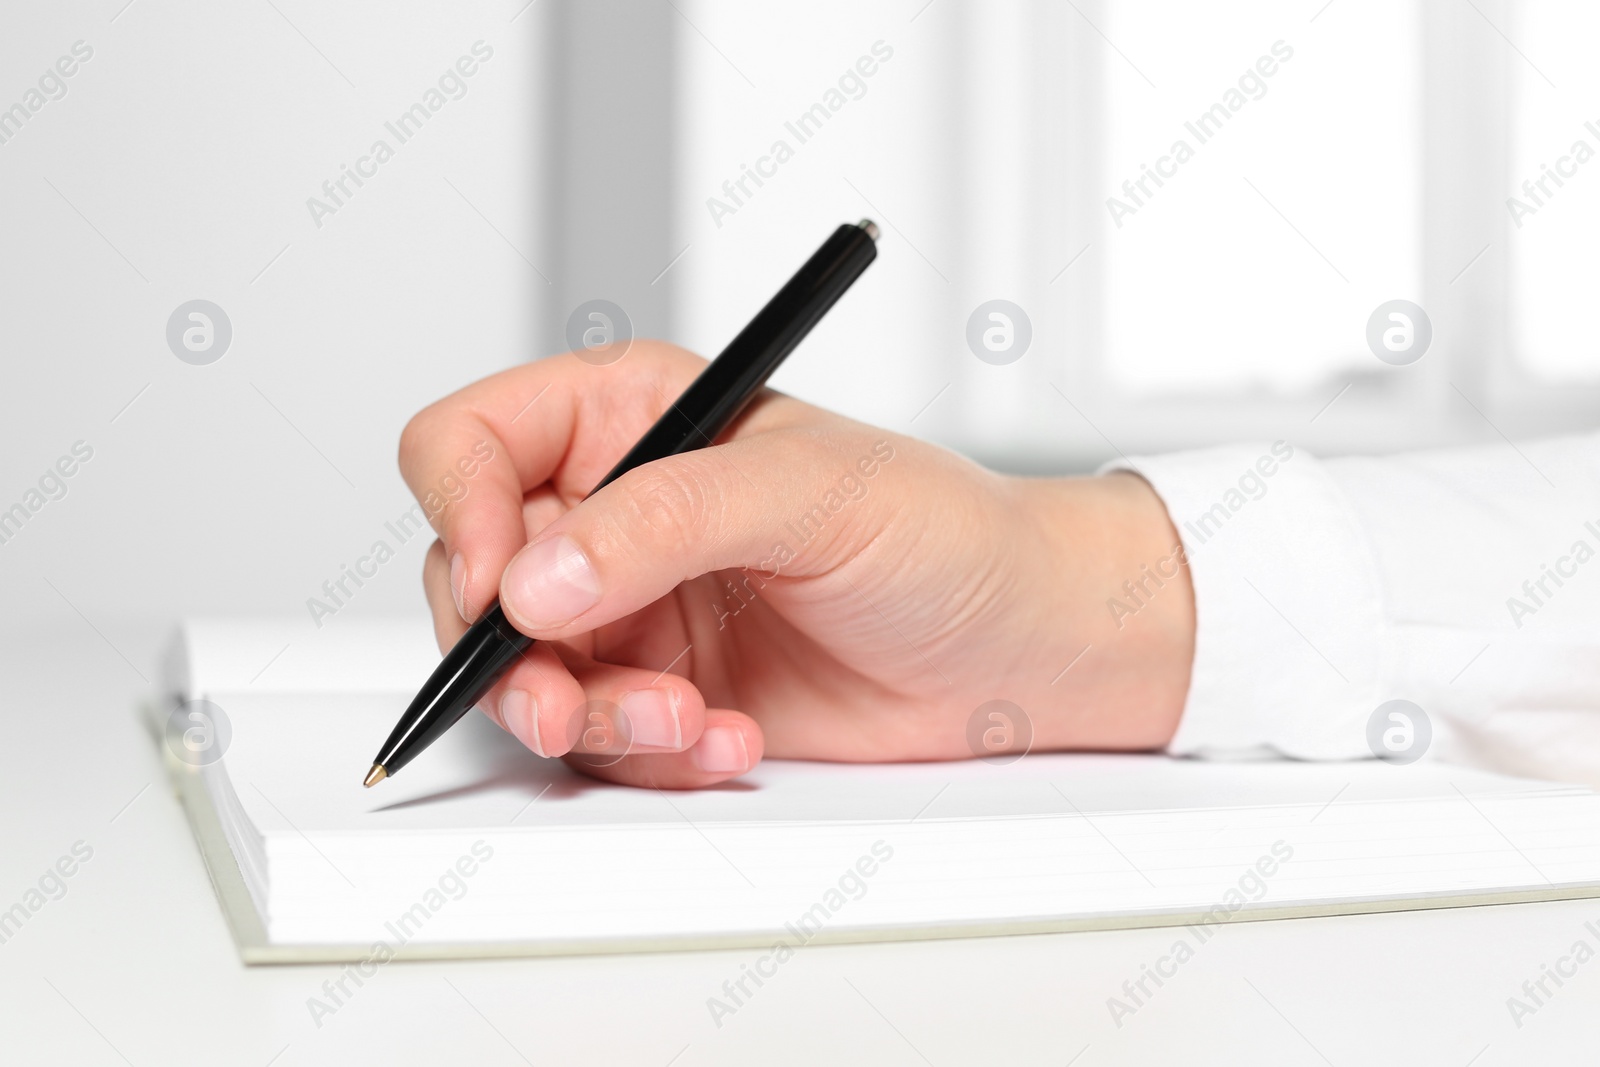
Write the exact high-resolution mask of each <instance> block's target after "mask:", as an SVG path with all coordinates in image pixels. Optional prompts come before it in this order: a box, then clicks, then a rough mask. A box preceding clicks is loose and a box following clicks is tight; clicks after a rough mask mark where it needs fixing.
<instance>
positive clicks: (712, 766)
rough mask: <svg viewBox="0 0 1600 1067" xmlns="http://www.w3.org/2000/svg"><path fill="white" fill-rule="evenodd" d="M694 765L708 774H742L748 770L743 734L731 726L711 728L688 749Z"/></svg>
mask: <svg viewBox="0 0 1600 1067" xmlns="http://www.w3.org/2000/svg"><path fill="white" fill-rule="evenodd" d="M690 751H691V752H693V753H694V765H695V766H696V767H699V768H700V769H701V770H702V771H705V772H707V773H708V774H743V773H744V772H745V771H747V770H749V769H750V753H749V752H747V751H746V750H745V747H744V734H743V733H742V732H741V731H739V730H738V729H736V728H734V727H732V726H712V727H708V728H707V729H706V732H705V733H703V734H701V735H700V740H699V741H697V742H696V743H695V746H694V748H692V749H690Z"/></svg>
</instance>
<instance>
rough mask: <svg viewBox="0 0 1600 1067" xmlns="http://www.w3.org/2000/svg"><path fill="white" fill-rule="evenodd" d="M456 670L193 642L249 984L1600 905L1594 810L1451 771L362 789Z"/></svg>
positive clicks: (1590, 800)
mask: <svg viewBox="0 0 1600 1067" xmlns="http://www.w3.org/2000/svg"><path fill="white" fill-rule="evenodd" d="M437 658H438V657H437V652H436V650H435V648H434V646H433V644H432V639H431V636H430V635H429V633H428V631H427V628H426V625H425V624H421V623H416V622H410V621H407V622H395V623H378V622H366V621H361V620H338V621H335V622H332V623H329V624H328V625H327V626H325V627H324V629H323V630H321V631H320V632H317V631H310V630H309V629H308V627H307V626H306V624H305V623H304V622H303V621H294V622H284V623H269V622H253V623H241V622H231V623H227V622H196V623H191V624H190V625H188V626H186V627H185V628H184V630H183V631H182V632H181V634H180V636H179V639H178V641H177V642H176V644H175V645H174V648H173V655H172V657H171V661H170V664H169V668H168V695H167V697H166V698H165V700H164V702H163V703H164V706H163V707H162V708H161V709H159V710H158V712H157V715H158V718H159V719H160V720H161V721H163V722H165V721H166V720H167V719H168V716H169V709H170V708H171V707H172V706H173V704H172V702H173V701H175V700H196V699H204V700H207V701H209V702H211V704H212V705H214V706H215V707H217V708H220V709H222V711H221V716H219V718H220V719H221V720H222V721H220V722H215V723H210V724H206V726H205V729H206V730H207V731H210V732H209V733H208V734H207V735H206V736H207V738H209V739H210V741H211V742H212V743H214V744H216V746H217V747H218V748H220V749H221V750H222V753H223V755H222V758H220V759H217V760H214V761H213V760H209V757H208V758H207V759H201V760H195V761H193V762H196V763H199V764H200V765H199V766H191V765H190V764H189V763H185V762H181V761H179V760H177V759H173V758H169V763H170V764H171V765H172V767H173V776H174V781H175V782H176V783H177V785H178V787H179V792H180V794H181V795H182V796H183V799H184V801H185V804H186V806H187V808H188V811H189V814H190V818H191V821H192V823H193V825H194V827H195V832H196V836H197V839H198V841H199V843H200V846H201V850H202V852H203V854H204V856H205V860H206V864H207V866H208V868H209V870H210V872H211V875H212V878H213V881H214V882H215V883H216V886H217V889H218V895H219V898H220V899H221V901H222V904H223V907H224V909H225V911H226V912H227V913H228V917H229V921H230V923H231V925H232V927H233V930H234V933H235V936H236V938H237V940H238V942H239V945H240V950H241V953H242V955H243V956H244V958H245V959H246V960H247V961H249V962H273V961H303V960H320V959H361V958H365V957H370V956H372V955H373V954H374V951H375V950H377V951H379V952H380V953H381V954H383V955H384V956H385V958H387V956H389V955H397V956H417V957H428V956H475V955H528V954H542V953H561V952H596V951H632V950H642V949H657V948H680V947H712V946H733V945H745V944H748V945H758V946H763V947H768V946H771V945H773V944H774V943H775V942H780V941H781V942H784V943H787V944H790V945H791V946H797V945H799V944H805V943H812V942H826V941H844V940H885V939H896V938H918V937H943V936H963V935H980V934H996V933H1024V932H1040V931H1050V930H1069V929H1090V928H1098V929H1103V928H1112V927H1128V926H1151V925H1190V926H1194V927H1195V928H1196V929H1199V928H1201V927H1209V926H1214V925H1216V924H1218V923H1221V922H1227V921H1235V920H1241V919H1257V918H1273V917H1282V916H1292V915H1325V914H1335V913H1345V912H1361V911H1385V910H1398V909H1408V908H1418V907H1444V906H1458V905H1465V904H1482V903H1496V902H1507V901H1518V900H1539V899H1552V898H1560V897H1575V896H1596V895H1600V796H1597V795H1596V794H1594V793H1591V792H1589V791H1588V790H1585V789H1580V788H1572V787H1566V786H1560V785H1555V784H1552V783H1547V782H1534V781H1526V780H1521V779H1514V778H1506V777H1501V776H1496V775H1490V774H1486V773H1483V772H1478V771H1472V770H1468V769H1464V768H1460V767H1452V766H1447V765H1439V764H1429V763H1419V764H1413V765H1410V766H1403V767H1402V766H1392V765H1389V764H1380V763H1376V762H1365V763H1339V764H1322V765H1317V764H1306V763H1288V762H1283V763H1266V762H1260V763H1226V764H1220V763H1205V762H1199V761H1189V760H1169V759H1166V758H1163V757H1158V756H1105V755H1031V756H1028V757H1025V758H1023V759H1021V760H1020V761H1018V762H1015V763H1012V764H1009V765H1005V766H992V765H989V764H986V763H983V762H976V761H974V762H966V763H952V764H899V765H890V766H859V765H830V764H812V763H797V762H782V761H769V762H767V763H765V764H763V765H762V766H761V767H760V768H758V769H757V770H756V771H755V772H754V773H753V774H751V775H749V776H748V777H747V778H746V779H744V780H743V781H741V782H739V783H736V784H730V785H727V786H724V787H722V788H719V789H714V790H708V791H704V792H697V793H662V792H658V791H654V790H638V789H627V788H622V787H614V786H607V785H603V784H599V783H596V782H594V781H592V780H589V779H587V778H584V777H582V776H579V775H576V774H574V773H572V772H570V771H569V770H567V769H566V767H565V766H564V765H563V764H561V763H560V762H558V761H546V760H542V759H539V758H537V757H536V756H534V755H532V754H531V753H529V752H528V751H526V750H525V749H523V748H522V747H521V746H520V745H519V744H517V743H516V742H515V741H513V740H512V739H511V738H510V737H508V736H506V735H505V734H503V733H501V731H500V730H499V729H498V728H496V727H495V726H493V725H492V724H491V723H489V722H488V721H487V720H485V719H483V717H482V716H479V715H476V714H474V715H471V716H469V717H468V718H467V719H465V720H463V722H462V723H461V724H460V725H459V726H458V727H457V728H456V729H455V730H454V731H452V732H451V734H450V735H449V736H447V737H446V738H445V739H444V740H443V741H441V742H440V743H438V744H436V745H435V746H434V747H433V748H432V749H430V750H429V751H428V752H427V753H426V754H425V755H424V756H423V757H421V758H419V759H418V760H417V761H416V762H414V763H413V764H411V765H410V766H409V767H407V768H406V769H405V771H404V773H403V774H401V775H398V776H397V777H396V778H395V779H394V780H392V781H390V782H386V783H385V784H384V785H383V786H382V787H381V788H379V789H373V790H365V789H363V788H362V787H361V781H360V780H361V776H362V772H363V771H364V770H365V769H366V766H367V763H368V761H369V760H370V759H371V756H372V752H373V751H374V750H375V749H376V747H377V745H378V744H379V742H381V741H382V739H383V738H384V737H385V736H386V735H387V733H388V731H389V729H390V727H391V726H392V725H393V723H394V721H395V718H396V717H397V715H398V714H399V712H400V710H401V709H402V708H403V707H404V705H405V703H406V702H407V700H408V699H409V698H410V696H411V695H412V693H413V692H414V690H415V689H416V687H417V686H418V685H419V684H420V683H421V681H422V680H423V678H424V677H425V676H426V674H427V673H428V671H429V670H430V669H431V668H432V666H433V665H434V663H435V662H436V661H437ZM185 721H186V722H187V721H188V720H185ZM178 732H179V734H181V733H182V731H181V730H180V731H178ZM167 736H168V737H169V738H170V737H172V736H173V735H172V734H171V733H170V732H169V733H168V735H167ZM167 747H168V748H169V749H171V748H172V745H171V744H168V745H167ZM169 756H170V753H169ZM380 945H381V946H382V948H381V949H379V948H378V946H380Z"/></svg>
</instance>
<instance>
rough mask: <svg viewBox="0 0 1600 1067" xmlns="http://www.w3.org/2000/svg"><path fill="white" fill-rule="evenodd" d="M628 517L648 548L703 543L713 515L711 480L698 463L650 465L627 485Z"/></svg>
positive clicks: (712, 483) (714, 493)
mask: <svg viewBox="0 0 1600 1067" xmlns="http://www.w3.org/2000/svg"><path fill="white" fill-rule="evenodd" d="M629 499H630V504H631V509H632V512H633V515H632V517H633V518H634V519H635V520H636V521H637V525H638V527H639V530H640V532H641V533H642V534H643V536H644V538H646V539H648V541H649V543H650V544H652V545H659V544H662V543H665V544H669V545H674V546H677V545H683V544H688V543H690V542H692V541H700V540H704V539H705V538H706V535H707V527H708V526H709V525H710V524H711V522H712V518H713V516H714V514H715V512H716V506H717V499H718V494H717V491H716V488H715V482H714V480H713V479H712V478H711V477H709V476H708V475H707V473H706V471H705V470H704V468H703V466H702V465H701V464H699V463H693V462H689V463H684V462H678V463H664V464H652V465H650V466H648V467H643V468H640V470H639V471H637V472H636V476H635V477H634V478H633V479H632V480H631V485H630V486H629Z"/></svg>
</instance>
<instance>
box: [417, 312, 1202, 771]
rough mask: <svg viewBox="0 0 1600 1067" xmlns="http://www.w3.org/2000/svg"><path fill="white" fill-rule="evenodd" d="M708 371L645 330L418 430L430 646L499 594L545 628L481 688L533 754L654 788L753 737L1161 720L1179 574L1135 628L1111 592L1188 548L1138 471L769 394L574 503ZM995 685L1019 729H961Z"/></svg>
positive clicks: (835, 743) (1102, 732) (1085, 737)
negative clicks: (707, 439) (699, 445)
mask: <svg viewBox="0 0 1600 1067" xmlns="http://www.w3.org/2000/svg"><path fill="white" fill-rule="evenodd" d="M704 366H705V361H704V360H701V359H699V358H698V357H696V356H693V355H691V354H690V353H688V352H685V351H683V350H682V349H678V348H675V347H672V346H670V345H665V344H659V343H651V342H643V341H637V342H635V343H634V345H633V347H632V350H631V351H630V352H629V353H628V355H627V356H626V358H624V359H623V360H622V361H620V362H618V363H615V364H612V365H609V366H592V365H590V364H587V363H584V362H583V361H581V360H579V359H578V358H576V357H575V356H571V355H567V356H560V357H556V358H552V359H546V360H541V361H539V362H537V363H531V364H528V365H526V366H522V367H517V368H515V369H513V370H509V371H505V372H504V373H501V374H497V375H495V376H493V377H491V378H487V379H485V380H483V381H481V382H478V383H476V384H474V385H471V386H469V387H467V388H466V389H463V390H462V391H461V392H459V393H456V394H454V395H453V396H449V397H446V398H445V399H443V400H441V401H439V402H438V403H436V404H434V405H432V406H431V407H429V408H427V409H426V410H424V411H423V412H421V413H420V414H418V415H417V416H416V417H415V418H414V419H412V420H411V423H410V424H409V425H408V426H407V427H406V429H405V433H404V434H403V435H402V437H401V442H400V466H401V470H402V472H403V474H404V476H405V478H406V481H407V483H408V484H409V485H410V486H411V488H412V490H413V492H415V493H416V494H417V496H418V497H419V499H422V500H423V501H424V504H425V509H426V510H427V511H428V512H429V513H430V515H431V516H432V521H433V524H434V527H435V529H436V531H437V532H438V534H439V537H440V540H439V541H437V542H436V543H435V544H434V545H433V547H432V548H431V549H430V551H429V553H428V558H427V562H426V564H425V567H424V575H423V578H424V584H425V586H426V589H427V594H428V601H429V603H430V605H431V606H432V609H433V617H434V626H435V629H436V631H437V634H438V637H439V643H440V646H441V647H442V648H448V647H449V646H450V645H452V644H454V643H455V641H456V640H457V639H458V638H459V637H460V636H461V634H462V633H463V632H464V631H465V629H466V626H467V622H468V621H470V620H474V619H477V618H478V617H479V616H481V615H482V614H483V612H484V611H485V610H486V609H487V608H488V606H489V605H490V603H491V602H492V601H493V600H494V598H495V597H496V596H498V597H499V598H500V603H501V605H502V606H503V607H504V609H505V612H506V614H507V616H508V617H509V618H510V619H511V621H512V622H513V623H514V624H515V625H516V626H517V628H518V629H520V630H522V631H523V632H524V633H527V634H529V635H531V636H533V637H535V638H538V639H539V643H538V644H537V645H535V646H534V647H533V648H532V649H530V650H529V652H528V654H527V655H526V656H525V657H524V659H523V661H522V662H521V663H519V664H518V665H517V666H516V667H515V668H513V669H512V670H511V671H510V672H509V673H508V674H507V675H506V676H505V678H504V679H502V681H501V682H500V684H499V685H497V686H496V687H495V689H494V690H493V691H492V692H491V693H490V694H489V695H488V696H487V697H486V698H485V699H484V700H483V701H482V702H481V704H480V706H481V707H482V708H483V710H484V711H486V712H487V713H488V714H489V715H490V717H491V718H493V719H494V720H495V721H496V722H498V723H499V724H500V725H501V726H503V727H504V728H505V729H507V730H509V731H510V732H511V733H512V734H514V735H515V736H516V737H518V738H519V739H520V740H521V741H522V742H523V743H524V744H526V745H527V746H528V747H529V748H531V749H532V750H533V751H535V752H537V753H539V754H540V755H542V756H551V757H555V756H563V757H566V758H567V759H568V761H569V762H570V763H572V765H573V766H575V767H578V768H580V769H583V770H585V771H587V772H589V773H592V774H594V775H596V776H598V777H602V778H606V779H610V780H613V781H618V782H626V783H631V784H638V785H653V786H660V787H663V788H693V787H697V786H704V785H710V784H713V783H715V782H720V781H723V780H725V779H729V778H733V777H736V776H738V775H740V774H743V773H744V772H745V771H747V770H749V769H750V768H752V767H754V766H755V765H756V763H757V762H758V761H759V760H760V759H761V757H762V756H763V754H768V755H773V756H780V757H785V758H797V759H819V760H861V761H865V760H940V759H963V758H969V757H972V756H974V755H984V754H986V750H985V748H984V747H982V745H984V744H987V745H988V746H989V747H990V748H993V747H994V746H995V745H999V746H1000V747H1001V748H1002V749H1004V748H1008V747H1011V746H1018V750H1019V751H1020V746H1021V745H1025V744H1027V745H1030V746H1031V748H1032V749H1033V750H1035V751H1038V750H1048V749H1066V748H1091V749H1149V748H1157V747H1160V746H1161V745H1163V744H1165V743H1166V742H1167V741H1168V740H1169V739H1170V737H1171V735H1172V732H1173V730H1174V729H1175V728H1176V725H1177V720H1178V715H1179V713H1180V711H1181V709H1182V707H1183V701H1184V695H1185V692H1186V689H1187V686H1188V680H1189V668H1190V662H1191V659H1192V655H1193V642H1194V606H1193V593H1192V589H1191V587H1190V584H1189V578H1188V573H1187V569H1186V568H1184V567H1176V569H1177V571H1178V573H1177V575H1176V577H1173V578H1171V579H1168V580H1167V581H1166V582H1165V584H1164V585H1163V586H1162V587H1161V588H1160V589H1159V590H1156V591H1155V592H1154V594H1153V595H1148V596H1147V597H1146V598H1145V599H1144V605H1145V606H1144V607H1142V608H1141V609H1140V610H1139V612H1138V613H1137V614H1136V615H1134V616H1132V617H1127V616H1126V615H1124V617H1122V618H1116V617H1114V614H1113V612H1112V611H1111V610H1109V608H1108V603H1107V602H1108V600H1109V599H1110V598H1112V597H1120V598H1123V600H1124V602H1125V603H1126V602H1127V599H1126V593H1125V591H1124V590H1123V588H1122V585H1123V583H1124V582H1125V581H1129V580H1132V581H1135V582H1139V581H1141V580H1144V579H1145V575H1146V574H1147V573H1148V572H1146V571H1144V570H1142V568H1143V567H1145V566H1147V565H1148V566H1149V567H1151V568H1154V567H1155V565H1156V563H1157V561H1159V560H1163V559H1168V558H1170V557H1171V556H1172V553H1173V550H1174V548H1175V546H1176V545H1177V543H1178V538H1177V536H1176V534H1175V533H1174V532H1173V530H1172V526H1171V524H1170V522H1169V521H1168V519H1167V515H1166V512H1165V509H1164V508H1163V506H1162V504H1161V502H1160V500H1159V499H1158V498H1157V497H1156V495H1155V493H1154V492H1153V491H1152V490H1151V489H1150V488H1149V486H1148V485H1146V484H1145V483H1144V482H1143V481H1142V480H1141V479H1139V478H1137V477H1134V476H1132V475H1125V474H1115V475H1110V476H1106V477H1099V478H1074V479H1060V480H1026V479H1017V478H1009V477H1004V476H1001V475H997V474H993V473H990V472H988V471H985V470H983V469H982V468H980V467H978V466H976V465H974V464H972V463H970V462H968V461H966V460H964V459H961V458H960V457H958V456H955V455H953V454H951V453H949V452H946V451H944V450H942V449H939V448H936V447H933V446H931V445H927V444H923V443H922V442H919V441H916V440H913V439H910V438H906V437H901V436H898V435H896V434H892V433H887V432H885V431H882V430H877V429H874V428H872V427H870V426H864V425H862V424H860V423H856V422H852V421H850V420H849V419H844V418H841V417H839V416H837V415H833V414H830V413H828V412H826V411H822V410H820V409H818V408H814V407H812V406H810V405H808V404H804V403H801V402H800V401H797V400H794V399H792V398H790V397H786V396H783V395H781V394H778V393H775V392H772V391H770V390H767V391H763V392H762V393H761V394H760V396H759V397H758V398H757V399H756V401H755V402H754V403H752V404H751V406H750V408H749V409H748V410H747V411H746V412H745V413H744V415H743V416H742V417H741V418H740V420H739V421H738V422H737V423H736V424H735V425H734V427H733V428H732V429H731V430H730V431H729V432H728V433H726V434H724V435H723V436H722V438H721V439H719V443H718V444H717V445H715V446H714V447H711V448H706V449H702V450H700V451H697V452H690V453H687V454H685V455H681V456H675V457H672V458H669V459H664V460H660V461H658V462H655V463H650V464H647V465H645V466H643V467H640V468H638V469H636V470H633V471H630V472H629V473H628V474H626V475H624V476H623V477H621V478H619V479H618V480H617V481H616V482H614V483H612V484H611V485H608V486H607V487H606V488H604V489H602V490H601V491H600V492H598V493H596V494H595V495H594V496H593V497H592V498H590V499H588V500H584V496H585V494H587V493H588V492H589V491H590V489H591V488H592V487H593V486H594V485H595V484H596V483H597V482H598V481H599V480H600V479H601V478H602V477H604V476H605V474H606V473H607V472H608V471H609V470H610V469H611V467H612V466H613V465H614V464H615V463H616V462H617V461H618V460H619V459H620V458H621V457H622V456H623V455H624V454H625V453H626V452H627V451H628V449H629V448H630V447H632V445H633V444H634V443H635V442H636V441H637V440H638V438H639V437H640V436H641V435H642V434H643V433H644V431H645V430H646V429H647V428H648V427H649V426H650V425H651V424H652V423H653V422H655V420H656V418H657V417H658V416H659V415H660V414H661V413H662V412H663V411H664V410H666V408H667V406H668V404H669V403H671V401H672V400H673V399H674V398H676V397H677V396H678V394H680V393H681V392H682V391H683V390H684V388H685V387H686V386H687V385H688V384H689V382H690V381H691V380H693V378H694V377H695V375H697V374H698V373H699V372H700V370H701V369H702V368H703V367H704ZM469 470H470V471H471V476H470V477H468V476H466V472H468V471H469ZM441 487H452V488H455V489H456V491H454V492H448V493H447V492H443V491H442V489H441ZM450 497H454V498H455V499H450ZM580 501H581V503H580ZM1169 569H1171V568H1170V567H1169ZM1151 588H1152V586H1151V585H1150V584H1149V583H1148V581H1146V584H1145V589H1146V591H1147V592H1148V591H1149V590H1150V589H1151ZM1086 649H1087V651H1085V650H1086ZM993 700H1005V701H1009V702H1011V703H1012V704H1015V705H1016V706H1018V707H1019V708H1021V709H1022V712H1023V713H1024V715H1025V716H1026V721H1017V722H1011V721H1010V718H1015V715H1014V714H1013V715H1011V716H1010V717H1009V718H1002V719H993V720H991V719H989V718H988V717H987V716H988V711H987V710H986V711H985V712H984V713H982V714H981V715H979V719H980V722H979V723H978V726H977V728H976V729H974V730H969V722H971V720H973V718H974V716H975V714H978V709H979V708H980V707H981V706H982V705H984V704H986V703H988V702H989V701H993ZM618 708H620V709H621V710H620V712H619V711H618V710H617V709H618ZM1008 728H1009V729H1010V730H1011V731H1012V732H1011V733H1007V730H1008ZM995 731H998V733H997V732H995ZM1030 736H1031V742H1030V741H1029V737H1030ZM974 737H982V738H985V740H984V741H983V742H982V743H981V744H975V743H974V741H973V740H972V738H974Z"/></svg>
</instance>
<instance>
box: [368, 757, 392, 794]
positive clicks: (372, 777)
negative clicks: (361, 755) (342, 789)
mask: <svg viewBox="0 0 1600 1067" xmlns="http://www.w3.org/2000/svg"><path fill="white" fill-rule="evenodd" d="M387 777H389V772H388V771H387V770H385V769H384V767H383V764H381V763H374V764H373V765H372V770H370V771H368V772H367V777H366V778H365V779H364V780H363V781H362V783H361V784H362V785H364V786H366V787H367V788H368V789H371V788H372V787H373V786H375V785H377V784H378V783H379V782H381V781H383V780H384V779H385V778H387Z"/></svg>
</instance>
